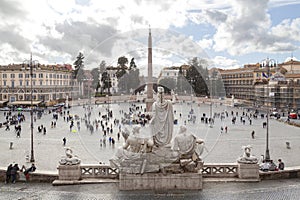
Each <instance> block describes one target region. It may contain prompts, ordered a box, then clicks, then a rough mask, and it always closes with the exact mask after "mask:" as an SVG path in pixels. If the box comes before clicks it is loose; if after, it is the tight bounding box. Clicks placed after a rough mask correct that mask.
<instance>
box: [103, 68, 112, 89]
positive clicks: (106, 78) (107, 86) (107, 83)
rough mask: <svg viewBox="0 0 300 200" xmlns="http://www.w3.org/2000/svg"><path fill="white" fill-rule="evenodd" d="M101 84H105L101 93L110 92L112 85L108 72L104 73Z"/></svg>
mask: <svg viewBox="0 0 300 200" xmlns="http://www.w3.org/2000/svg"><path fill="white" fill-rule="evenodd" d="M101 82H102V83H103V86H102V91H101V92H103V91H105V90H107V91H109V89H110V88H111V86H112V85H111V79H110V76H109V74H108V72H107V71H104V72H103V73H102V76H101ZM108 93H110V92H108Z"/></svg>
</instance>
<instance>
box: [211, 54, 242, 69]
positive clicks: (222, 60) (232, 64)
mask: <svg viewBox="0 0 300 200" xmlns="http://www.w3.org/2000/svg"><path fill="white" fill-rule="evenodd" d="M212 62H213V63H214V66H213V67H217V68H223V69H236V68H239V67H241V66H240V65H239V62H238V61H237V60H235V59H229V58H226V57H224V56H216V57H214V58H212Z"/></svg>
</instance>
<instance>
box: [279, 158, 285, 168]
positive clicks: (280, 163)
mask: <svg viewBox="0 0 300 200" xmlns="http://www.w3.org/2000/svg"><path fill="white" fill-rule="evenodd" d="M278 162H279V163H278V169H279V170H284V163H283V162H282V160H281V159H278Z"/></svg>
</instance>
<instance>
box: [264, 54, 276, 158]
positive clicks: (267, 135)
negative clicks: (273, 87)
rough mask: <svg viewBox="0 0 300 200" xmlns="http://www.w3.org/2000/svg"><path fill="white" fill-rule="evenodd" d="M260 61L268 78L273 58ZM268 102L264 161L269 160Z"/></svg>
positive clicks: (273, 61)
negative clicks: (263, 64)
mask: <svg viewBox="0 0 300 200" xmlns="http://www.w3.org/2000/svg"><path fill="white" fill-rule="evenodd" d="M262 63H265V64H266V65H265V66H266V67H267V78H270V63H275V65H276V62H275V60H274V59H269V58H267V59H264V60H262ZM268 84H269V82H268ZM268 92H269V91H268ZM269 93H270V92H269ZM269 99H270V95H268V100H269ZM269 103H271V102H270V101H268V106H267V109H268V110H267V130H266V131H267V133H266V153H265V160H266V161H269V160H270V150H269V116H270V109H269V106H270V104H269ZM271 105H272V104H271Z"/></svg>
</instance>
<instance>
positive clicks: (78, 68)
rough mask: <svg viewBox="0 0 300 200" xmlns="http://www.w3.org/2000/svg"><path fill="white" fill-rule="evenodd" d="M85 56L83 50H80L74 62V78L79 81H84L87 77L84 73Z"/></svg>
mask: <svg viewBox="0 0 300 200" xmlns="http://www.w3.org/2000/svg"><path fill="white" fill-rule="evenodd" d="M83 59H84V56H83V54H82V53H81V52H79V54H78V56H77V57H76V61H75V62H74V67H75V69H74V73H73V75H74V76H73V78H76V79H77V81H78V82H82V81H83V79H84V78H85V75H84V64H83V63H84V62H83Z"/></svg>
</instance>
